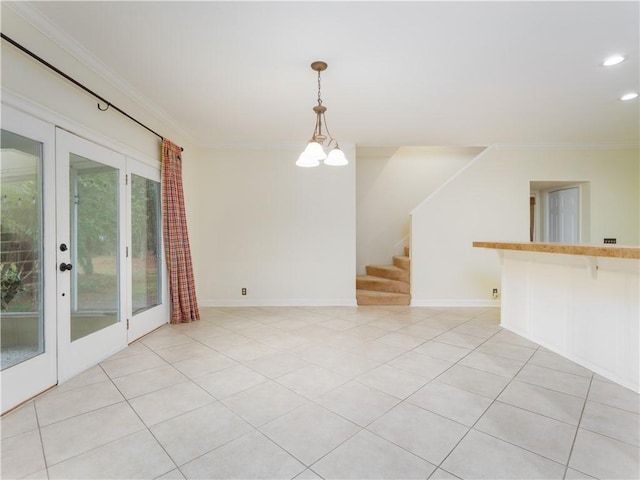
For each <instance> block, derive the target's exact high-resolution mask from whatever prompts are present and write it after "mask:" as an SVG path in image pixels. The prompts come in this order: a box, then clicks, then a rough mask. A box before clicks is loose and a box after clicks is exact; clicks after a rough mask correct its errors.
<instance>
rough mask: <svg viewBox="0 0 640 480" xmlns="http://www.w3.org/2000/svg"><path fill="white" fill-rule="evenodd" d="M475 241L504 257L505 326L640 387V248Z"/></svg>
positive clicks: (616, 379) (618, 380)
mask: <svg viewBox="0 0 640 480" xmlns="http://www.w3.org/2000/svg"><path fill="white" fill-rule="evenodd" d="M473 246H474V247H479V248H491V249H495V250H496V251H497V252H498V253H499V256H500V258H501V263H502V280H501V283H502V288H501V289H502V295H501V325H502V327H504V328H506V329H507V330H510V331H512V332H514V333H517V334H518V335H521V336H523V337H525V338H527V339H529V340H532V341H534V342H536V343H538V344H540V345H542V346H544V347H546V348H548V349H549V350H552V351H554V352H556V353H558V354H560V355H563V356H564V357H566V358H568V359H570V360H572V361H574V362H576V363H579V364H581V365H583V366H584V367H586V368H589V369H590V370H592V371H594V372H596V373H598V374H600V375H602V376H603V377H605V378H608V379H609V380H611V381H614V382H616V383H619V384H621V385H623V386H625V387H627V388H630V389H632V390H634V391H635V392H640V379H639V377H640V328H639V323H640V247H630V246H618V245H586V244H558V243H538V242H473Z"/></svg>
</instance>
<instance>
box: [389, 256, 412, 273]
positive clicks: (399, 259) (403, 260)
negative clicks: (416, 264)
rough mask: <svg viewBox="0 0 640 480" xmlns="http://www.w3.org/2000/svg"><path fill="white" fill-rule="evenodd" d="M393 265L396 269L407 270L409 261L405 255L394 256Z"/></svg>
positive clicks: (409, 264)
mask: <svg viewBox="0 0 640 480" xmlns="http://www.w3.org/2000/svg"><path fill="white" fill-rule="evenodd" d="M393 264H394V265H395V266H396V267H398V268H402V269H403V270H409V268H410V266H411V260H410V259H409V257H407V256H406V255H396V256H395V257H393Z"/></svg>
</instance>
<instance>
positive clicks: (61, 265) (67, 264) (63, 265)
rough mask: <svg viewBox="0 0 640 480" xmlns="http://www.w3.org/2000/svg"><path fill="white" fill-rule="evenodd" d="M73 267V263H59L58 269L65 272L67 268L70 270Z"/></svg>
mask: <svg viewBox="0 0 640 480" xmlns="http://www.w3.org/2000/svg"><path fill="white" fill-rule="evenodd" d="M72 268H73V265H71V264H70V263H61V264H60V271H61V272H65V271H67V270H71V269H72Z"/></svg>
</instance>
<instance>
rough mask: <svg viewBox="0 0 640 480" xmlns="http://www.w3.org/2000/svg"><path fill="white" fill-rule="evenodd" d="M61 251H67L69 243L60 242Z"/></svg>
mask: <svg viewBox="0 0 640 480" xmlns="http://www.w3.org/2000/svg"><path fill="white" fill-rule="evenodd" d="M60 251H61V252H66V251H67V244H66V243H61V244H60Z"/></svg>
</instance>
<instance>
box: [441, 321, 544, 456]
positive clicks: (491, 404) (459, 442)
mask: <svg viewBox="0 0 640 480" xmlns="http://www.w3.org/2000/svg"><path fill="white" fill-rule="evenodd" d="M496 335H497V333H496ZM490 338H493V337H490ZM487 340H489V339H487ZM479 346H480V345H478V347H479ZM537 351H538V349H536V350H534V352H533V353H532V354H531V356H530V357H529V359H528V360H527V361H526V362H525V363H524V365H522V367H520V369H519V370H518V371H517V372H516V373H515V375H513V377H511V380H509V381H508V382H507V384H506V385H505V386H504V387H503V388H502V389H501V390H500V391H499V392H498V394H497V395H496V396H495V397H494V398H493V400H492V401H491V403H490V404H489V406H488V407H487V408H486V409H485V410H484V412H482V415H480V416H479V417H478V418H477V419H476V421H475V422H474V423H473V425H471V426H470V427H469V429H468V430H467V432H466V433H465V434H464V435H463V436H462V437H461V438H460V440H458V442H457V443H456V444H455V445H454V446H453V448H452V449H451V450H450V451H449V453H448V454H447V455H446V456H445V457H444V458H443V459H442V461H441V462H440V463H439V464H438V468H441V467H442V465H443V464H444V462H446V461H447V458H449V457H450V456H451V454H452V453H453V452H454V451H455V449H456V448H458V446H460V444H461V443H462V441H463V440H464V439H465V438H466V437H467V435H469V432H471V430H473V428H474V427H475V426H476V425H477V424H478V422H479V421H480V420H481V419H482V417H484V416H485V414H486V413H487V411H488V410H489V409H490V408H491V407H492V406H493V404H495V402H497V401H498V397H499V396H500V395H502V392H504V391H505V390H506V389H507V388H508V387H509V385H511V382H513V380H514V379H515V378H516V376H517V375H518V374H519V373H520V372H521V371H522V369H523V368H524V367H525V366H526V365H527V363H529V360H531V357H533V355H535V352H537ZM463 358H464V357H463ZM461 360H462V359H461ZM483 433H484V432H483ZM499 440H501V441H503V442H506V440H502V439H499ZM506 443H511V442H506ZM512 445H513V444H512ZM515 446H516V447H518V448H522V447H520V446H518V445H515ZM523 450H525V451H528V452H529V450H527V449H524V448H523ZM531 453H534V454H535V455H538V454H537V453H535V452H531ZM543 458H546V457H543Z"/></svg>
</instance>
